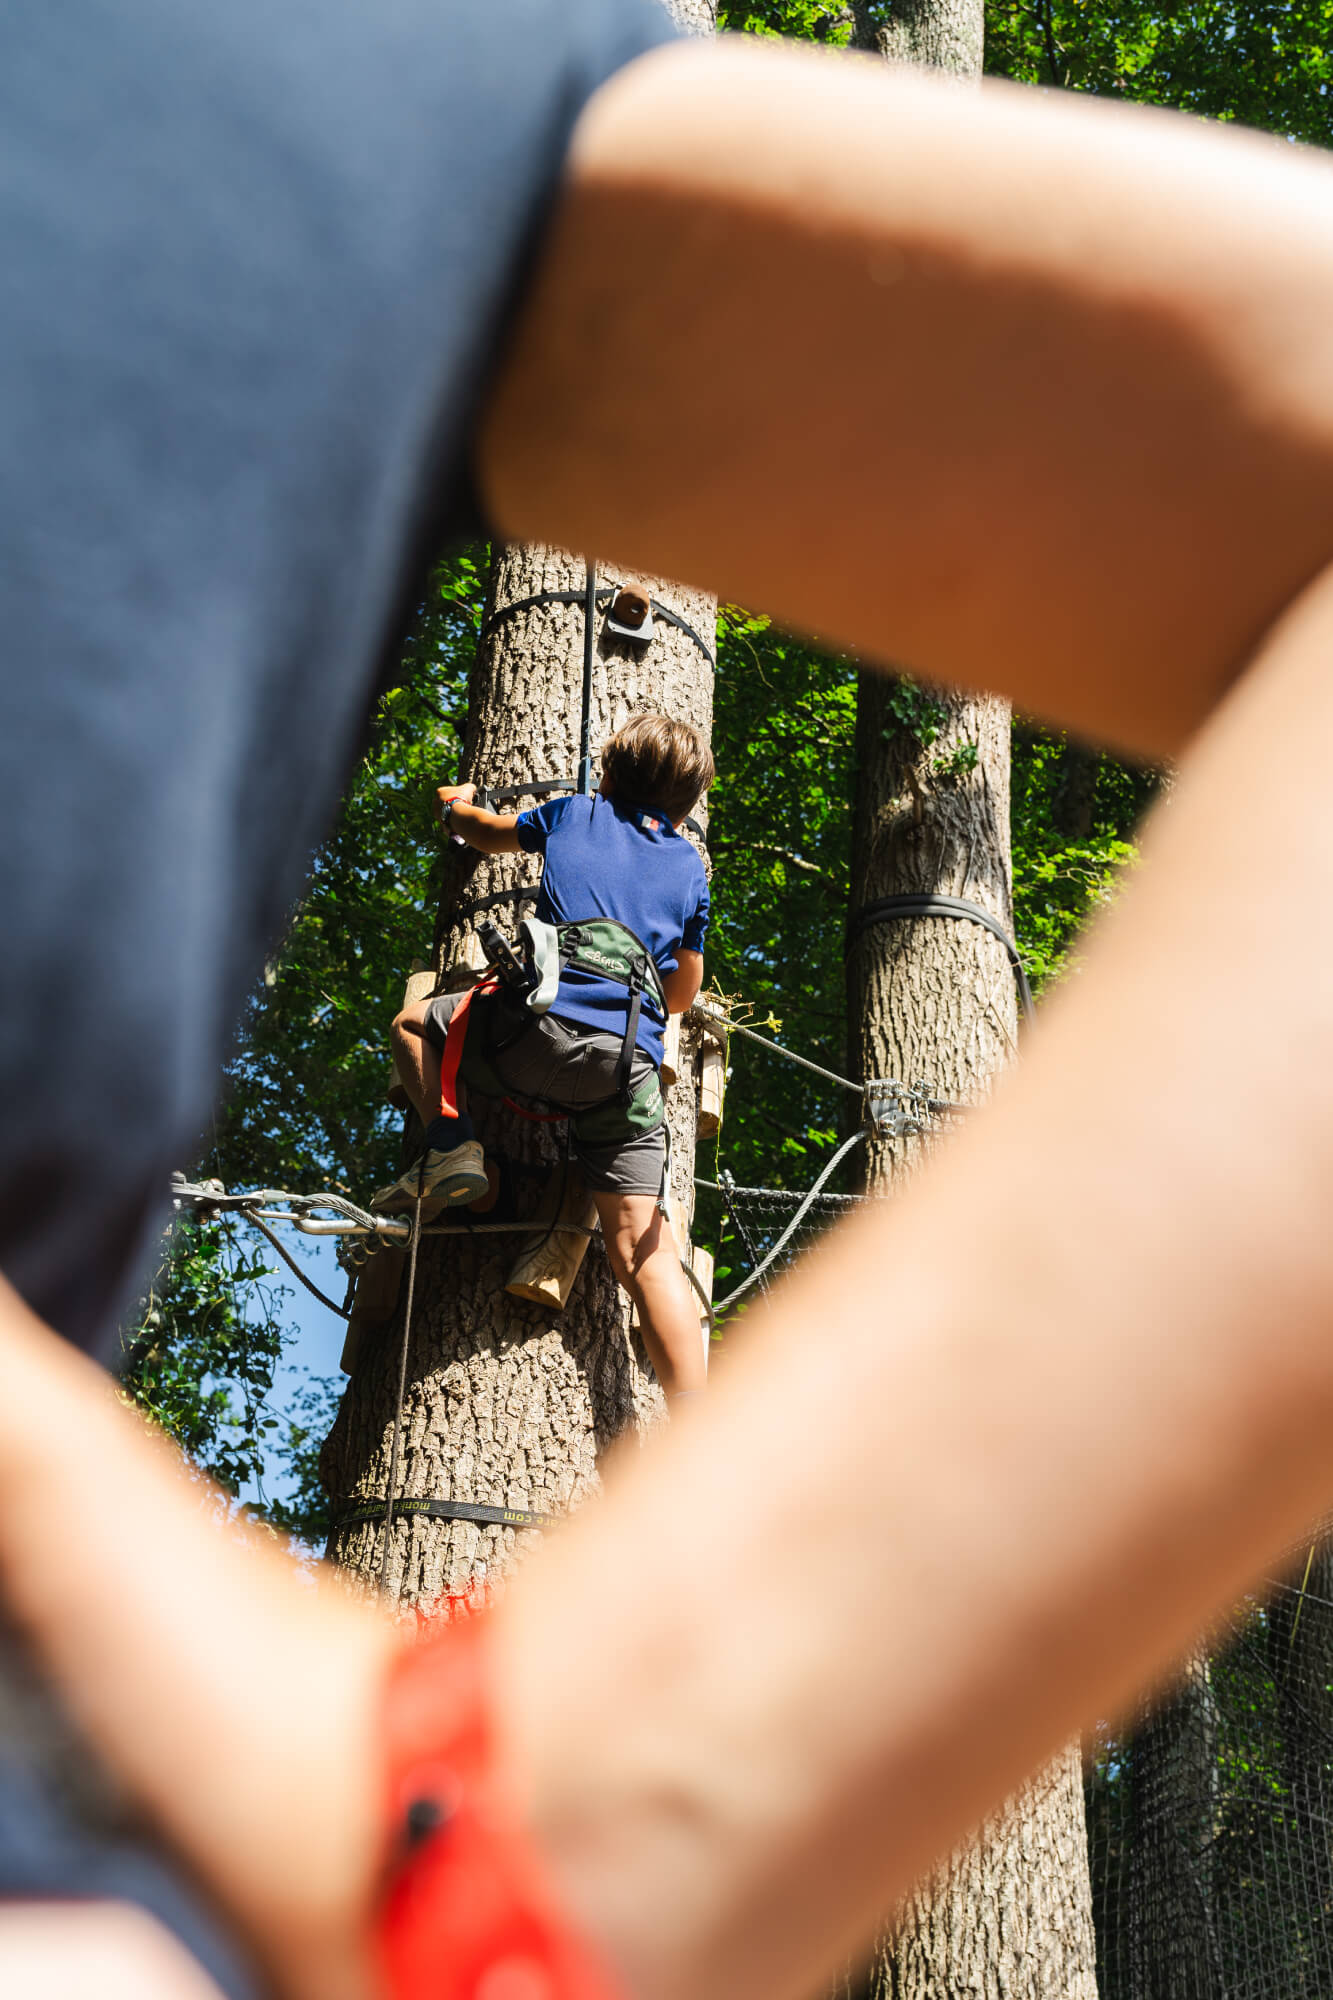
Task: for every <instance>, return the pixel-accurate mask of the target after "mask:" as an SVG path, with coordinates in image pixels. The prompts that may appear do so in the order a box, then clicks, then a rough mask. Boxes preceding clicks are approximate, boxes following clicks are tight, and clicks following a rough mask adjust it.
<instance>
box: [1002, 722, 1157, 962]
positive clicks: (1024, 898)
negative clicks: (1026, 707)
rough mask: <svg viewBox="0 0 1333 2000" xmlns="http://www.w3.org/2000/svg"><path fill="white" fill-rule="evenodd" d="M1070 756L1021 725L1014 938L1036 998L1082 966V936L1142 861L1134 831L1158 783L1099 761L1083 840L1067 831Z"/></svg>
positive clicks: (1014, 793)
mask: <svg viewBox="0 0 1333 2000" xmlns="http://www.w3.org/2000/svg"><path fill="white" fill-rule="evenodd" d="M1068 755H1069V746H1068V745H1067V744H1066V743H1065V740H1064V738H1063V737H1060V736H1053V735H1050V734H1048V733H1047V732H1046V731H1044V730H1037V729H1029V728H1026V727H1023V726H1021V725H1020V726H1018V727H1016V728H1015V730H1014V738H1013V766H1012V775H1011V780H1010V782H1011V788H1012V789H1011V802H1010V810H1009V824H1010V830H1011V834H1012V839H1013V854H1014V933H1015V937H1016V939H1017V942H1018V946H1019V950H1020V951H1021V952H1022V955H1023V962H1024V965H1025V966H1026V968H1027V973H1028V978H1029V980H1030V981H1031V983H1032V988H1033V991H1034V992H1036V993H1040V991H1041V990H1042V988H1043V987H1044V986H1046V985H1048V984H1049V983H1050V982H1051V981H1052V980H1053V979H1056V978H1058V977H1059V976H1060V975H1061V974H1062V973H1064V972H1065V971H1067V970H1070V969H1072V968H1073V966H1074V965H1075V964H1076V963H1077V938H1078V933H1079V931H1080V929H1081V928H1082V926H1083V925H1084V924H1086V923H1087V922H1088V921H1089V920H1090V919H1091V918H1092V917H1094V916H1095V915H1096V914H1097V912H1098V911H1099V910H1100V909H1102V908H1104V907H1105V906H1106V905H1107V904H1108V903H1109V902H1111V900H1112V899H1113V897H1114V895H1115V893H1116V889H1117V885H1118V883H1119V879H1120V876H1121V873H1122V871H1123V870H1124V869H1125V868H1126V867H1127V866H1128V865H1129V864H1130V863H1131V862H1132V861H1133V860H1134V858H1135V853H1136V849H1135V847H1134V838H1133V837H1134V831H1135V828H1136V827H1137V825H1138V822H1139V819H1140V817H1141V816H1142V813H1143V811H1144V808H1145V807H1146V806H1147V805H1148V804H1149V803H1150V802H1151V799H1152V797H1153V795H1154V792H1155V791H1156V789H1157V784H1158V779H1157V777H1156V774H1154V773H1146V772H1135V771H1131V770H1128V769H1127V768H1126V767H1125V766H1124V765H1121V764H1118V763H1117V762H1116V760H1115V759H1114V758H1113V757H1108V756H1096V757H1095V759H1094V764H1095V775H1094V777H1093V781H1092V787H1091V790H1092V802H1091V812H1090V814H1089V818H1090V825H1089V827H1088V830H1087V831H1086V833H1084V834H1083V835H1082V836H1081V837H1075V836H1074V835H1072V834H1070V833H1069V832H1068V831H1066V830H1063V829H1062V827H1061V825H1060V809H1059V797H1060V790H1061V783H1062V777H1063V770H1062V766H1063V764H1064V760H1065V759H1066V758H1067V756H1068Z"/></svg>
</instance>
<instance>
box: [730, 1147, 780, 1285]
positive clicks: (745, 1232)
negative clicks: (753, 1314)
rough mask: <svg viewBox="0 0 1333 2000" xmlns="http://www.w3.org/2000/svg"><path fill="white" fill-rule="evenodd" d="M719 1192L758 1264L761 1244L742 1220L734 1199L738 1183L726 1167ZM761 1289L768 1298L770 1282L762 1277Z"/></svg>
mask: <svg viewBox="0 0 1333 2000" xmlns="http://www.w3.org/2000/svg"><path fill="white" fill-rule="evenodd" d="M718 1193H719V1194H720V1195H721V1197H722V1203H723V1206H724V1208H725V1209H726V1211H727V1220H728V1222H729V1223H730V1224H731V1226H732V1228H733V1229H734V1230H735V1232H736V1234H737V1235H738V1236H739V1237H740V1239H741V1244H742V1247H743V1248H744V1251H745V1254H746V1256H747V1257H748V1258H749V1260H750V1262H751V1264H758V1262H759V1246H758V1244H757V1243H755V1242H754V1240H753V1239H752V1237H751V1235H750V1232H749V1230H748V1229H747V1228H746V1226H745V1224H744V1222H742V1220H741V1214H740V1210H739V1209H738V1208H737V1206H736V1203H735V1199H734V1197H735V1194H736V1183H735V1181H734V1180H733V1179H732V1177H731V1175H730V1174H729V1173H728V1172H727V1170H726V1168H725V1167H724V1168H723V1169H722V1178H721V1181H720V1183H719V1186H718ZM759 1289H760V1291H761V1292H762V1293H763V1294H764V1296H765V1298H767V1296H768V1283H767V1280H766V1279H764V1278H762V1277H761V1278H760V1279H759Z"/></svg>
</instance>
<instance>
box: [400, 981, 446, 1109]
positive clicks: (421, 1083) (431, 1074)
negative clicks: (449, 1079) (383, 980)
mask: <svg viewBox="0 0 1333 2000" xmlns="http://www.w3.org/2000/svg"><path fill="white" fill-rule="evenodd" d="M430 1005H431V1003H430V1001H429V1000H414V1001H411V1002H410V1003H409V1004H408V1005H407V1006H406V1007H404V1009H403V1011H402V1013H401V1014H399V1015H397V1016H396V1018H395V1020H394V1024H393V1029H392V1036H393V1053H394V1058H395V1060H396V1061H397V1064H398V1074H399V1076H400V1077H401V1078H402V1083H403V1089H404V1090H405V1091H406V1092H407V1094H408V1096H409V1097H410V1098H411V1100H412V1109H413V1110H414V1111H415V1112H416V1114H417V1117H418V1118H419V1119H420V1120H421V1122H422V1124H423V1125H429V1124H430V1122H431V1120H432V1119H433V1118H437V1117H438V1116H439V1111H440V1051H439V1050H438V1049H437V1048H436V1046H435V1044H434V1043H433V1042H432V1041H430V1040H429V1039H428V1037H427V1034H426V1027H425V1022H426V1013H427V1010H428V1009H429V1007H430ZM459 1108H460V1110H461V1109H462V1099H461V1097H460V1099H459Z"/></svg>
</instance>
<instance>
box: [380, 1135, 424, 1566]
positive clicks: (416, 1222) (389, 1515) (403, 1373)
mask: <svg viewBox="0 0 1333 2000" xmlns="http://www.w3.org/2000/svg"><path fill="white" fill-rule="evenodd" d="M425 1185H426V1155H425V1154H424V1153H423V1154H422V1155H421V1165H420V1166H419V1167H418V1169H417V1205H416V1210H415V1213H414V1215H413V1218H412V1241H411V1245H410V1247H409V1249H408V1253H407V1304H406V1306H405V1307H404V1309H403V1346H402V1352H401V1353H400V1355H399V1357H398V1400H397V1403H396V1404H395V1405H394V1412H393V1443H392V1445H391V1446H390V1448H389V1478H388V1482H387V1485H386V1487H385V1493H384V1541H383V1544H382V1546H381V1548H380V1594H381V1595H382V1596H386V1597H387V1595H388V1590H389V1584H388V1575H389V1530H390V1528H391V1527H392V1526H393V1493H394V1488H395V1486H397V1484H398V1460H399V1454H400V1451H401V1448H402V1441H403V1404H404V1402H405V1400H406V1398H407V1350H408V1348H409V1346H410V1345H411V1340H412V1302H413V1298H414V1295H415V1293H416V1285H417V1246H418V1245H419V1243H420V1241H421V1201H422V1196H423V1193H424V1191H425Z"/></svg>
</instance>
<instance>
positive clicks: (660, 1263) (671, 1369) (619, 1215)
mask: <svg viewBox="0 0 1333 2000" xmlns="http://www.w3.org/2000/svg"><path fill="white" fill-rule="evenodd" d="M593 1198H594V1200H595V1201H596V1203H597V1213H598V1215H599V1216H600V1217H601V1223H602V1240H603V1241H604V1243H605V1244H606V1254H607V1256H608V1257H609V1258H610V1260H611V1269H612V1270H613V1271H614V1272H615V1274H616V1277H617V1279H618V1281H619V1282H620V1283H621V1284H622V1285H623V1286H624V1287H625V1290H626V1291H627V1292H628V1293H629V1295H630V1297H631V1298H632V1299H633V1301H634V1303H635V1305H636V1306H637V1307H638V1311H639V1327H640V1330H641V1332H642V1334H643V1344H644V1346H645V1347H646V1348H647V1350H648V1359H649V1360H650V1361H651V1362H652V1364H653V1373H654V1375H656V1377H657V1379H658V1381H659V1382H660V1383H661V1385H662V1389H663V1392H664V1393H665V1394H666V1395H668V1396H679V1395H682V1394H684V1393H686V1392H689V1391H694V1390H698V1389H702V1388H703V1387H704V1386H705V1384H706V1382H707V1380H708V1371H707V1369H706V1368H705V1366H704V1353H703V1335H702V1333H701V1332H700V1328H699V1312H698V1308H697V1307H696V1305H695V1303H694V1298H693V1295H692V1294H691V1291H690V1285H689V1280H688V1279H687V1278H686V1276H685V1273H684V1271H682V1269H681V1267H680V1252H679V1250H678V1249H677V1246H676V1242H675V1238H674V1237H673V1236H672V1234H671V1229H670V1225H669V1224H668V1222H667V1220H666V1217H665V1216H664V1215H663V1214H662V1211H661V1210H660V1209H659V1207H658V1206H657V1203H656V1201H655V1200H654V1198H653V1196H652V1195H650V1194H596V1195H594V1197H593Z"/></svg>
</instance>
